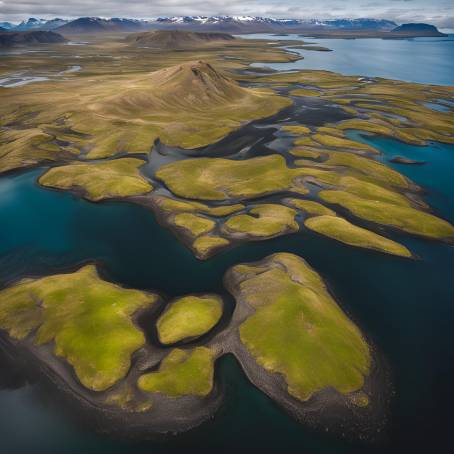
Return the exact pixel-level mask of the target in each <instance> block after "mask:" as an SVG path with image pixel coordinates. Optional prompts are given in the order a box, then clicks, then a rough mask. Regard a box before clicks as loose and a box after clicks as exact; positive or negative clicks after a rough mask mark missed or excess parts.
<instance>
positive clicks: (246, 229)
mask: <svg viewBox="0 0 454 454" xmlns="http://www.w3.org/2000/svg"><path fill="white" fill-rule="evenodd" d="M296 214H297V212H296V211H295V210H293V209H291V208H288V207H286V206H282V205H276V204H262V205H257V206H255V207H254V208H252V209H250V210H249V212H248V214H240V215H236V216H232V217H231V218H229V219H228V220H227V221H226V222H225V224H224V225H223V231H224V232H226V233H227V234H230V235H233V236H234V237H235V236H236V235H237V234H239V235H240V236H242V235H245V234H246V235H248V236H250V237H258V238H267V237H272V236H275V235H279V234H282V233H287V232H296V231H298V230H299V225H298V223H297V222H296V221H295V216H296Z"/></svg>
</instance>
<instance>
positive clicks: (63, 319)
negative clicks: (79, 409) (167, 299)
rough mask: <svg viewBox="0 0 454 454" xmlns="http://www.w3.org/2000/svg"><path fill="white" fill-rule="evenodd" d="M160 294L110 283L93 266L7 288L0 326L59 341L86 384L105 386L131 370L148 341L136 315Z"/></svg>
mask: <svg viewBox="0 0 454 454" xmlns="http://www.w3.org/2000/svg"><path fill="white" fill-rule="evenodd" d="M157 298H158V297H157V296H156V295H153V294H149V293H145V292H141V291H138V290H130V289H124V288H121V287H119V286H117V285H114V284H111V283H110V282H105V281H103V280H102V279H100V278H99V276H98V274H97V272H96V268H95V267H94V266H92V265H89V266H85V267H83V268H81V269H80V270H79V271H77V272H75V273H70V274H58V275H55V276H48V277H44V278H41V279H36V280H32V279H24V280H22V281H20V282H19V283H18V284H16V285H14V286H12V287H10V288H7V289H5V290H2V291H1V292H0V327H1V328H2V329H4V330H6V331H7V332H8V333H9V335H10V336H12V337H14V338H17V339H23V338H25V337H27V336H29V335H33V341H34V342H35V343H36V344H38V345H43V344H48V343H50V342H54V343H55V348H54V351H55V354H56V355H57V356H61V357H63V358H65V359H66V360H67V361H68V362H69V363H70V364H71V365H72V366H73V367H74V370H75V372H76V375H77V377H78V378H79V380H80V381H81V383H82V384H83V385H84V386H86V387H87V388H89V389H92V390H95V391H102V390H105V389H107V388H109V387H110V386H112V385H113V384H115V383H116V382H117V381H119V380H120V379H122V378H123V377H124V376H125V375H126V374H127V372H128V370H129V367H130V363H131V355H132V353H133V352H135V351H136V350H138V349H139V348H140V347H141V346H142V345H144V343H145V337H144V335H143V333H142V331H141V330H139V329H138V328H137V327H136V326H135V325H134V323H133V321H132V320H131V317H132V315H133V314H134V313H135V312H137V311H138V310H139V309H143V308H146V307H149V306H150V305H152V304H153V303H154V302H155V301H156V300H157ZM35 331H36V333H35Z"/></svg>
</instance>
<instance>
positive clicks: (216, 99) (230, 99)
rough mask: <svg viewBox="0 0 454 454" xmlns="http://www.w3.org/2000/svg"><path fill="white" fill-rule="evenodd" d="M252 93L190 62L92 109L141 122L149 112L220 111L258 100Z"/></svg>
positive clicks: (199, 63)
mask: <svg viewBox="0 0 454 454" xmlns="http://www.w3.org/2000/svg"><path fill="white" fill-rule="evenodd" d="M254 98H255V94H254V92H253V91H252V90H250V89H246V88H243V87H240V85H238V84H237V82H235V81H234V80H233V79H231V78H229V77H227V76H225V75H223V74H222V73H221V72H219V71H217V70H216V69H215V68H214V67H213V66H211V65H210V64H209V63H206V62H204V61H193V62H188V63H183V64H181V65H177V66H171V67H169V68H164V69H161V70H159V71H155V72H152V73H150V74H149V75H148V76H147V77H146V78H143V79H141V80H140V81H137V82H136V83H135V84H134V85H131V84H128V86H127V87H124V88H123V89H122V90H120V91H119V93H118V94H115V95H113V96H110V97H107V98H103V100H102V102H101V103H99V104H96V105H95V106H93V109H94V110H95V111H97V112H98V113H101V114H102V115H106V114H107V115H115V116H116V115H118V116H121V117H122V118H125V117H129V116H130V115H134V116H136V117H140V118H143V117H144V116H146V115H147V114H149V113H151V112H159V111H165V112H169V111H175V112H177V113H181V112H183V111H188V112H192V113H193V114H194V113H195V112H196V110H199V109H200V110H201V111H206V110H209V109H213V108H217V107H224V106H228V105H231V104H234V103H236V102H238V101H243V100H246V99H249V101H250V102H251V103H254V101H257V100H259V98H260V97H259V96H257V99H254Z"/></svg>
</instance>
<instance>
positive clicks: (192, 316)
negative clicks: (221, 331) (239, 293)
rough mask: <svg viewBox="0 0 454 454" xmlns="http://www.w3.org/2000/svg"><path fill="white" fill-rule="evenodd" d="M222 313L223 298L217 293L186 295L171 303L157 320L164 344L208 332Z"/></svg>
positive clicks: (161, 340)
mask: <svg viewBox="0 0 454 454" xmlns="http://www.w3.org/2000/svg"><path fill="white" fill-rule="evenodd" d="M221 315H222V300H221V299H220V298H219V297H218V296H216V295H203V296H185V297H182V298H178V299H176V300H174V301H173V302H171V303H169V306H168V307H167V308H166V310H165V312H164V313H163V314H162V315H161V316H160V317H159V319H158V321H157V324H156V326H157V330H158V337H159V340H160V342H161V343H163V344H174V343H176V342H179V341H181V340H185V339H191V338H195V337H199V336H201V335H202V334H205V333H206V332H208V331H209V330H210V329H211V328H213V326H215V325H216V323H217V322H218V321H219V319H220V318H221Z"/></svg>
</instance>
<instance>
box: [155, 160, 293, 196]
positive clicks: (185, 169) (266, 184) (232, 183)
mask: <svg viewBox="0 0 454 454" xmlns="http://www.w3.org/2000/svg"><path fill="white" fill-rule="evenodd" d="M300 174H301V172H300V171H299V170H298V169H290V168H288V167H287V165H286V163H285V159H284V158H283V157H282V156H280V155H270V156H263V157H258V158H252V159H246V160H243V161H236V160H232V159H224V158H197V159H185V160H183V161H176V162H172V163H171V164H167V165H165V166H163V167H161V168H160V169H159V170H158V172H156V177H157V178H159V179H160V180H162V181H163V182H164V184H165V185H166V186H167V187H168V188H169V189H170V190H171V191H172V192H173V193H174V194H176V195H178V196H180V197H187V198H191V199H200V200H229V199H235V198H244V199H247V198H253V197H258V196H260V195H265V194H271V193H274V192H281V191H286V190H289V189H290V188H291V187H292V185H293V183H294V179H295V178H296V177H297V176H298V175H300Z"/></svg>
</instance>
